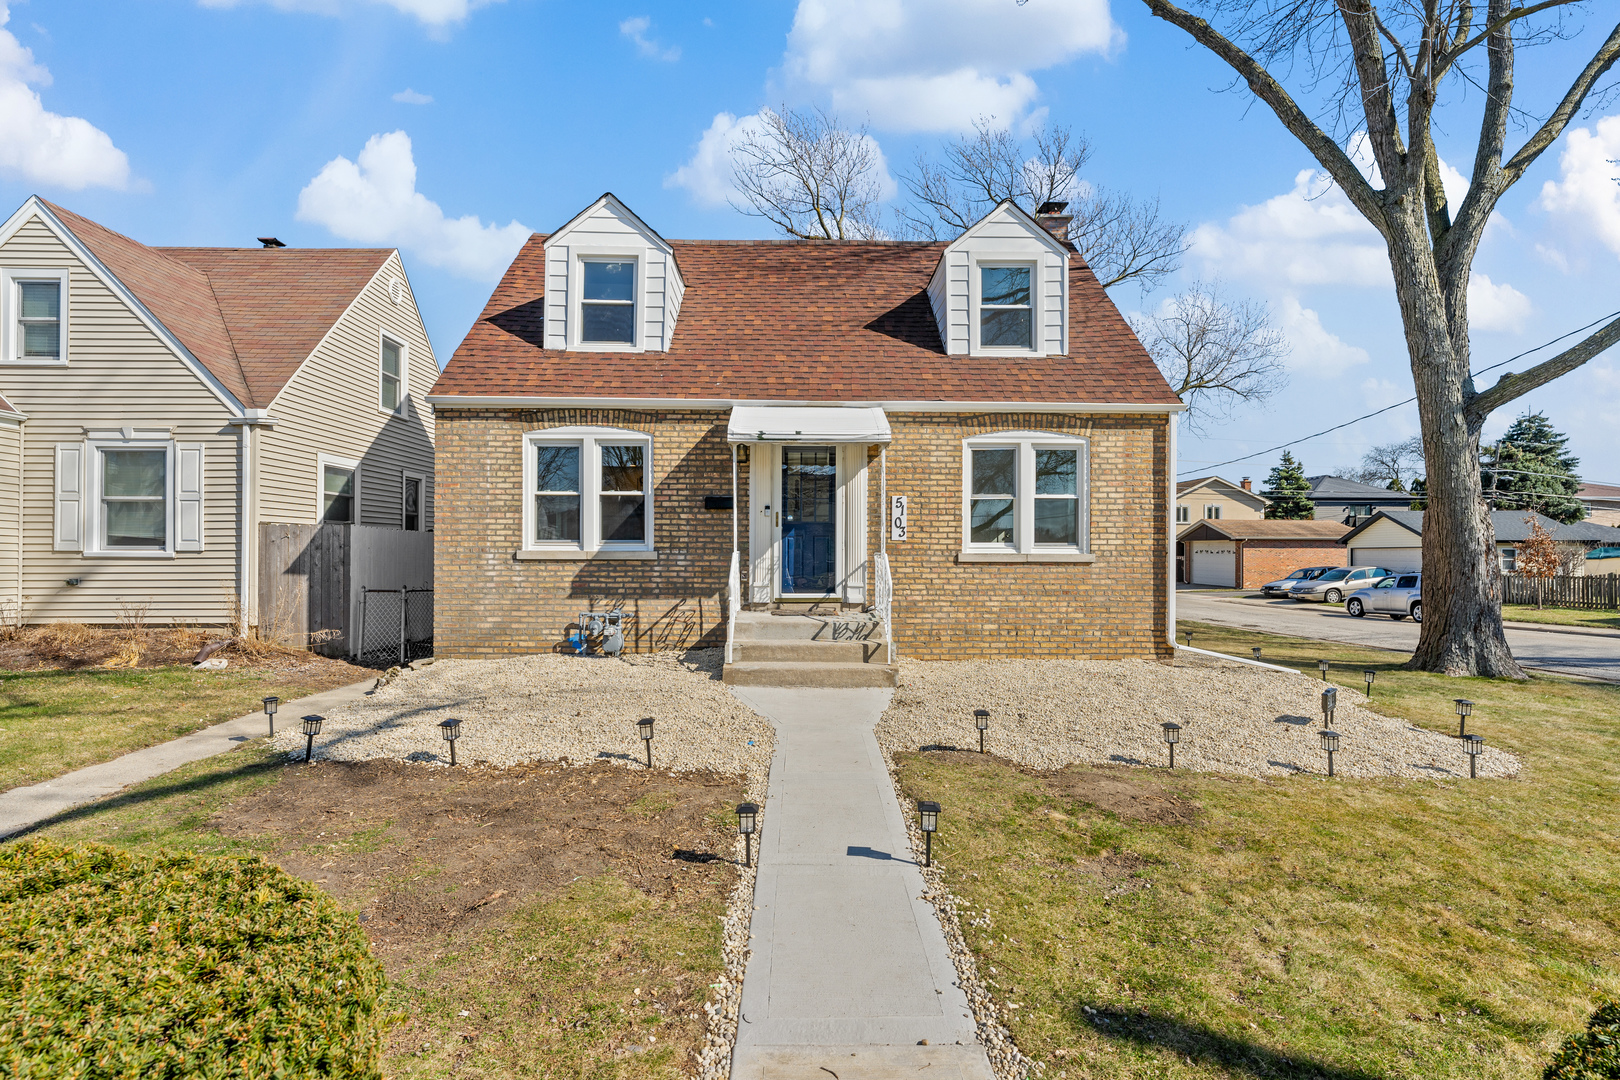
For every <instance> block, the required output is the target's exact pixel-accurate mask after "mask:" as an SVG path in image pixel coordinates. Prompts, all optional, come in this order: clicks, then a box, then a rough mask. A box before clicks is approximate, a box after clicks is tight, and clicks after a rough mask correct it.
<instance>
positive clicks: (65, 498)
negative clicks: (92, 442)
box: [52, 443, 85, 551]
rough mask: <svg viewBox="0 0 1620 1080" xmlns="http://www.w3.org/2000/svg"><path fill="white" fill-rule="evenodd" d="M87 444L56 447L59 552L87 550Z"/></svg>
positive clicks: (64, 444) (55, 537)
mask: <svg viewBox="0 0 1620 1080" xmlns="http://www.w3.org/2000/svg"><path fill="white" fill-rule="evenodd" d="M84 456H85V448H84V443H57V444H56V525H55V528H54V543H53V544H52V546H53V547H54V548H55V549H56V550H57V551H83V550H84Z"/></svg>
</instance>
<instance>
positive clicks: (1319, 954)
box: [900, 623, 1620, 1080]
mask: <svg viewBox="0 0 1620 1080" xmlns="http://www.w3.org/2000/svg"><path fill="white" fill-rule="evenodd" d="M1181 626H1182V628H1183V629H1186V628H1188V627H1191V628H1192V629H1193V630H1194V631H1195V634H1196V635H1197V641H1198V645H1199V647H1200V648H1208V649H1214V650H1217V651H1226V652H1230V653H1233V654H1236V655H1240V656H1247V655H1248V654H1249V649H1250V647H1251V646H1253V645H1260V646H1262V648H1263V650H1264V656H1265V658H1266V659H1267V660H1269V661H1272V662H1276V663H1282V664H1286V665H1289V666H1294V667H1297V668H1300V669H1301V670H1304V671H1306V672H1307V673H1308V674H1311V675H1313V676H1314V675H1315V673H1316V666H1315V662H1316V660H1317V659H1318V657H1324V656H1325V657H1327V658H1328V659H1330V660H1331V661H1332V662H1333V665H1334V666H1333V668H1332V669H1331V672H1330V674H1331V677H1332V679H1333V680H1334V681H1335V682H1339V683H1341V684H1342V685H1345V686H1351V687H1354V688H1356V689H1360V688H1361V686H1362V679H1361V671H1362V670H1363V668H1364V667H1368V668H1372V669H1374V670H1376V671H1377V672H1378V676H1377V679H1378V681H1377V684H1376V689H1375V697H1374V707H1375V708H1377V709H1378V710H1379V711H1381V712H1385V713H1387V714H1389V715H1395V716H1403V717H1409V718H1411V719H1412V720H1414V721H1415V722H1417V723H1420V724H1423V725H1424V726H1428V727H1435V728H1439V729H1441V730H1445V729H1448V728H1450V729H1453V730H1454V727H1455V717H1454V711H1453V706H1452V699H1453V698H1455V697H1469V698H1472V699H1473V700H1474V701H1475V702H1476V703H1477V704H1476V708H1475V715H1474V719H1473V720H1472V721H1471V722H1470V730H1478V731H1480V732H1481V733H1482V734H1484V735H1485V736H1486V738H1487V739H1488V740H1489V741H1490V742H1491V743H1492V744H1493V745H1497V746H1501V747H1504V748H1506V749H1509V750H1512V751H1513V752H1515V753H1517V754H1519V755H1520V756H1521V758H1522V759H1523V761H1524V770H1523V772H1522V774H1521V776H1520V778H1519V779H1518V780H1516V781H1481V782H1467V781H1449V782H1423V781H1415V782H1401V781H1394V780H1344V779H1336V780H1332V781H1329V780H1327V779H1326V778H1325V777H1316V776H1298V777H1290V778H1286V779H1280V780H1257V779H1248V778H1240V777H1225V776H1218V775H1214V774H1198V773H1186V772H1178V773H1175V774H1171V773H1168V772H1167V771H1165V770H1157V769H1155V770H1147V769H1140V770H1111V772H1112V773H1113V775H1116V776H1123V777H1125V778H1126V779H1129V780H1134V781H1136V782H1139V783H1142V784H1145V785H1149V786H1152V787H1161V788H1163V789H1164V792H1163V793H1164V794H1174V795H1178V796H1182V797H1185V798H1189V799H1192V800H1194V801H1195V802H1196V803H1198V804H1199V805H1200V807H1201V808H1202V810H1201V813H1200V815H1199V820H1198V821H1197V823H1196V824H1193V825H1177V824H1171V823H1153V822H1145V821H1132V820H1123V819H1121V818H1119V817H1117V816H1115V815H1113V814H1110V813H1106V812H1103V811H1100V810H1098V809H1097V808H1095V807H1093V806H1090V805H1087V804H1085V803H1080V802H1077V801H1075V800H1074V798H1073V797H1071V796H1066V795H1064V794H1063V790H1064V789H1063V787H1062V786H1061V785H1060V784H1059V783H1058V782H1056V781H1055V780H1053V779H1052V778H1050V777H1043V776H1041V775H1039V774H1034V773H1029V772H1024V771H1020V770H1015V769H1013V768H1011V767H1009V766H1007V765H1005V764H1002V763H1000V762H997V761H995V760H993V759H991V760H986V761H983V762H980V761H976V760H975V761H965V762H964V761H961V760H960V758H958V759H957V760H956V761H951V760H946V759H944V758H942V757H939V756H932V757H931V756H929V755H905V756H903V758H902V761H901V763H900V781H901V785H902V788H903V789H904V790H905V792H906V793H907V795H908V796H911V797H920V798H930V799H937V800H938V801H940V802H941V803H942V804H944V806H945V808H946V817H945V818H944V819H942V832H941V834H940V836H941V838H942V840H943V843H941V844H936V847H935V852H936V855H939V856H941V858H940V861H941V863H942V865H943V866H944V868H945V869H944V873H945V876H946V880H947V883H948V885H949V886H950V888H951V889H952V890H953V891H954V892H955V893H956V895H957V896H959V897H960V898H962V900H963V901H964V908H969V909H972V913H982V912H985V911H988V912H989V920H988V922H989V924H990V925H977V926H975V925H972V915H971V914H970V915H967V916H965V917H964V920H963V921H964V923H965V924H967V925H965V926H964V930H965V932H966V934H967V937H968V941H969V944H970V946H971V947H972V948H973V950H974V951H975V953H976V954H977V956H978V964H979V969H980V972H981V973H983V974H986V975H988V977H989V978H990V979H992V980H994V983H995V986H994V988H993V989H994V992H995V994H996V996H997V998H998V1000H1000V1001H1002V1002H1004V1003H1005V1002H1017V1003H1018V1004H1019V1005H1020V1006H1021V1007H1020V1008H1019V1009H1017V1010H1009V1012H1010V1014H1011V1015H1012V1017H1013V1019H1012V1020H1011V1021H1010V1027H1011V1029H1012V1032H1013V1035H1014V1037H1015V1039H1016V1040H1017V1042H1018V1044H1019V1046H1020V1047H1021V1048H1022V1049H1023V1050H1024V1051H1025V1052H1026V1053H1028V1054H1030V1055H1031V1056H1033V1057H1035V1058H1037V1059H1039V1060H1042V1061H1044V1062H1046V1072H1045V1074H1044V1075H1045V1077H1046V1078H1047V1080H1056V1078H1059V1077H1064V1076H1075V1077H1096V1078H1101V1077H1131V1078H1136V1077H1144V1078H1145V1077H1168V1078H1192V1077H1200V1078H1210V1077H1223V1078H1225V1077H1297V1078H1301V1080H1303V1078H1316V1077H1325V1078H1327V1080H1372V1078H1394V1077H1402V1078H1406V1077H1410V1078H1413V1080H1419V1078H1421V1080H1444V1078H1456V1080H1495V1078H1509V1077H1511V1078H1521V1080H1530V1078H1535V1077H1539V1076H1540V1075H1541V1071H1542V1069H1543V1067H1544V1066H1545V1063H1546V1062H1547V1060H1548V1059H1549V1058H1550V1057H1551V1055H1552V1053H1553V1052H1554V1050H1555V1048H1556V1047H1557V1045H1558V1044H1559V1042H1560V1041H1561V1040H1562V1039H1563V1037H1564V1036H1565V1035H1567V1034H1569V1033H1570V1032H1573V1031H1575V1030H1578V1029H1579V1028H1580V1027H1581V1026H1582V1025H1583V1024H1584V1023H1585V1020H1586V1017H1587V1015H1588V1014H1589V1013H1590V1012H1591V1009H1592V1006H1593V1001H1594V999H1595V998H1596V997H1597V995H1598V993H1599V992H1600V991H1607V992H1610V993H1612V992H1614V991H1615V990H1617V989H1620V800H1616V799H1615V797H1614V791H1615V789H1616V786H1617V782H1620V738H1617V736H1620V687H1614V686H1607V685H1598V684H1589V683H1579V682H1575V681H1571V680H1562V679H1555V678H1536V679H1532V680H1531V681H1530V682H1528V683H1514V682H1508V681H1495V680H1481V679H1469V680H1459V679H1447V678H1444V677H1441V676H1434V675H1428V674H1423V673H1416V672H1406V671H1401V670H1400V669H1399V665H1400V664H1401V663H1402V662H1403V661H1404V660H1405V657H1404V656H1401V655H1399V654H1394V653H1390V652H1384V651H1378V650H1369V649H1358V648H1355V647H1352V646H1345V645H1339V644H1324V643H1320V642H1312V641H1305V640H1300V639H1292V638H1285V637H1278V636H1274V635H1265V634H1258V633H1252V632H1246V631H1240V630H1234V629H1229V628H1225V627H1218V626H1211V625H1207V624H1200V623H1183V624H1181ZM979 922H980V923H981V924H982V923H984V922H985V920H984V919H982V918H981V919H980V920H979ZM1088 1009H1089V1010H1091V1011H1087V1010H1088Z"/></svg>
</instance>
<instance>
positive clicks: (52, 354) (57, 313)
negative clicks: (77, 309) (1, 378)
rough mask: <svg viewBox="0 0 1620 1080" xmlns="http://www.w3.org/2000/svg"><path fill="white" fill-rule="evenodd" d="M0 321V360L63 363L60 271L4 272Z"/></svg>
mask: <svg viewBox="0 0 1620 1080" xmlns="http://www.w3.org/2000/svg"><path fill="white" fill-rule="evenodd" d="M0 282H3V286H4V295H3V297H0V318H3V319H4V321H5V331H4V336H3V339H0V360H4V361H6V362H8V363H14V364H60V363H63V362H65V361H66V360H67V283H68V275H67V272H66V271H61V270H38V271H34V270H6V271H4V272H3V274H0Z"/></svg>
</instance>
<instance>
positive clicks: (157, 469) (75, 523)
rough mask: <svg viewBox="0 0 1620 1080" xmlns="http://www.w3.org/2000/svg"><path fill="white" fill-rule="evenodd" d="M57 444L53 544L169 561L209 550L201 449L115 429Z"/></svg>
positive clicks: (163, 434) (163, 432) (162, 433)
mask: <svg viewBox="0 0 1620 1080" xmlns="http://www.w3.org/2000/svg"><path fill="white" fill-rule="evenodd" d="M87 436H88V437H87V438H85V439H84V440H83V441H80V442H65V443H57V444H56V507H55V528H54V534H55V535H54V537H53V541H52V546H53V548H54V549H55V550H57V551H82V552H83V553H84V554H86V555H92V556H133V557H159V558H167V557H171V556H173V555H174V554H175V553H176V552H188V551H201V550H203V530H204V524H205V520H204V515H203V488H204V484H205V473H204V470H203V445H202V444H201V443H183V442H176V441H174V439H173V432H172V431H170V430H167V429H157V430H150V431H148V430H141V429H138V428H113V429H108V430H98V431H90V432H87Z"/></svg>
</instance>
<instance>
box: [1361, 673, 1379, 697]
mask: <svg viewBox="0 0 1620 1080" xmlns="http://www.w3.org/2000/svg"><path fill="white" fill-rule="evenodd" d="M1361 677H1362V678H1363V679H1366V680H1367V697H1368V698H1369V699H1370V698H1371V697H1372V684H1373V680H1374V679H1376V678H1377V677H1378V672H1376V671H1374V670H1373V669H1372V668H1368V669H1367V670H1366V671H1363V672H1362V673H1361Z"/></svg>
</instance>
